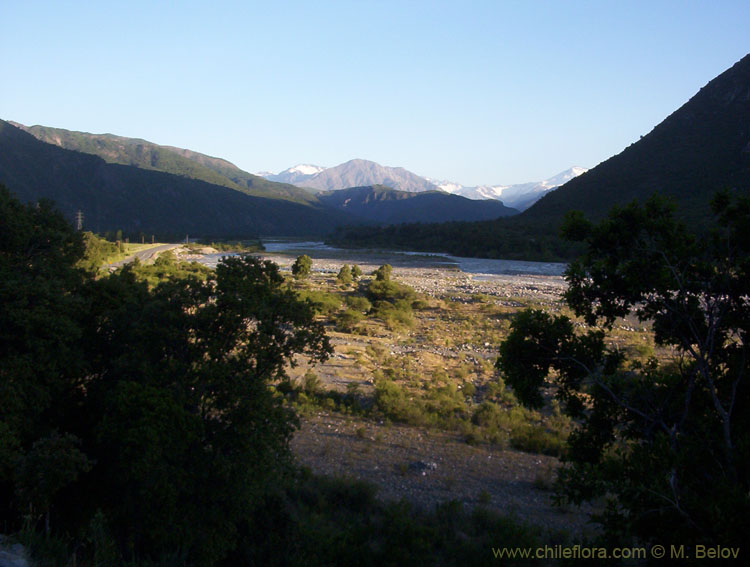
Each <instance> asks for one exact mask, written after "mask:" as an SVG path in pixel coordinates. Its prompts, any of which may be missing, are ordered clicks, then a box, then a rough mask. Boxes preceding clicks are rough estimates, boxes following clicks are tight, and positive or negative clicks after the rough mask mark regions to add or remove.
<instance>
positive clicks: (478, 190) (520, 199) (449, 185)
mask: <svg viewBox="0 0 750 567" xmlns="http://www.w3.org/2000/svg"><path fill="white" fill-rule="evenodd" d="M586 171H588V170H587V169H585V168H583V167H571V168H569V169H566V170H565V171H563V172H562V173H558V174H557V175H555V176H553V177H550V178H549V179H545V180H544V181H532V182H530V183H518V184H515V185H478V186H475V187H464V186H463V185H460V184H458V183H454V182H451V181H433V180H430V181H432V182H433V183H435V184H436V185H437V186H438V188H439V189H442V190H443V191H446V192H447V193H452V194H453V195H460V196H462V197H466V198H467V199H497V200H499V201H502V202H503V204H505V205H507V206H508V207H513V208H514V209H518V210H519V211H524V210H526V209H528V208H529V207H530V206H531V205H533V204H534V203H536V202H537V201H538V200H539V199H541V198H542V197H544V195H546V194H547V193H549V192H550V191H552V190H554V189H557V188H558V187H560V186H561V185H564V184H565V183H567V182H568V181H570V180H571V179H574V178H576V177H578V176H579V175H582V174H584V173H586Z"/></svg>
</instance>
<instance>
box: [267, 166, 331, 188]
mask: <svg viewBox="0 0 750 567" xmlns="http://www.w3.org/2000/svg"><path fill="white" fill-rule="evenodd" d="M326 169H327V168H325V167H321V166H319V165H310V164H308V163H301V164H299V165H295V166H294V167H290V168H289V169H285V170H284V171H282V172H281V173H271V172H270V171H261V172H258V173H257V175H260V176H261V177H265V178H266V179H268V180H269V181H278V182H279V183H291V184H292V185H297V186H301V185H302V183H303V182H304V181H307V180H308V179H310V178H311V177H313V176H314V175H316V174H318V173H320V172H321V171H325V170H326Z"/></svg>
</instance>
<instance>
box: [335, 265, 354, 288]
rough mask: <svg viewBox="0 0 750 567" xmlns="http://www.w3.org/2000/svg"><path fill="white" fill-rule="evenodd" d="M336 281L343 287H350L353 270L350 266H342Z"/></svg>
mask: <svg viewBox="0 0 750 567" xmlns="http://www.w3.org/2000/svg"><path fill="white" fill-rule="evenodd" d="M336 281H338V282H339V283H340V284H341V285H349V284H350V283H352V281H353V279H352V271H351V268H349V265H348V264H344V265H343V266H341V269H340V270H339V273H338V275H337V276H336Z"/></svg>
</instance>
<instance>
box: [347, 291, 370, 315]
mask: <svg viewBox="0 0 750 567" xmlns="http://www.w3.org/2000/svg"><path fill="white" fill-rule="evenodd" d="M345 301H346V304H347V305H348V306H349V307H351V308H352V309H354V310H355V311H359V312H361V313H367V312H369V311H370V310H371V309H372V303H370V300H369V299H367V298H366V297H362V296H361V295H349V296H347V297H346V300H345Z"/></svg>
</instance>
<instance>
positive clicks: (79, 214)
mask: <svg viewBox="0 0 750 567" xmlns="http://www.w3.org/2000/svg"><path fill="white" fill-rule="evenodd" d="M76 230H77V231H79V232H80V231H82V230H83V211H82V210H80V209H78V212H77V213H76Z"/></svg>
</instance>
